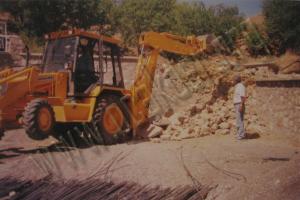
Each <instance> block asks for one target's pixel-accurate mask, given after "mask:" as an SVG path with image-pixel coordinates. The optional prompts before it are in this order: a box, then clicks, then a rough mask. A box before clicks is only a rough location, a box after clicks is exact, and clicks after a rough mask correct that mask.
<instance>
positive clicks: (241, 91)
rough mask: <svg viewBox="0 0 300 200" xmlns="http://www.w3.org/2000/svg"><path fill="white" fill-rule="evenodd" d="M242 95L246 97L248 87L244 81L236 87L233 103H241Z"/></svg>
mask: <svg viewBox="0 0 300 200" xmlns="http://www.w3.org/2000/svg"><path fill="white" fill-rule="evenodd" d="M242 97H246V88H245V86H244V85H243V84H242V83H238V84H236V86H235V89H234V95H233V103H234V104H237V103H241V102H242Z"/></svg>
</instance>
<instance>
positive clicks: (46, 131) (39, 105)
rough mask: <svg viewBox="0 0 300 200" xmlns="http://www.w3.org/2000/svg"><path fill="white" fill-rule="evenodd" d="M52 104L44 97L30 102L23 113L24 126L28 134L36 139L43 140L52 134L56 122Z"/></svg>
mask: <svg viewBox="0 0 300 200" xmlns="http://www.w3.org/2000/svg"><path fill="white" fill-rule="evenodd" d="M54 116H55V115H54V112H53V109H52V107H51V105H50V104H49V103H48V102H47V101H46V100H44V99H35V100H32V101H31V102H29V103H28V104H27V106H26V108H25V111H24V113H23V122H24V128H25V131H26V133H27V135H28V136H29V137H30V138H31V139H34V140H43V139H46V138H48V137H49V136H50V134H51V133H52V131H53V127H54V124H55V117H54Z"/></svg>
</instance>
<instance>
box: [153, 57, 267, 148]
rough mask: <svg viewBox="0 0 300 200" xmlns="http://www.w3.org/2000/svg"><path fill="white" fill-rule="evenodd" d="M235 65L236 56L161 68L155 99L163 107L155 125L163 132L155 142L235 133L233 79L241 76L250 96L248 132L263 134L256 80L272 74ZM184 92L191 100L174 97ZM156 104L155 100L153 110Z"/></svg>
mask: <svg viewBox="0 0 300 200" xmlns="http://www.w3.org/2000/svg"><path fill="white" fill-rule="evenodd" d="M224 60H225V61H224ZM234 62H236V60H235V58H234V57H226V59H224V58H222V56H212V57H210V58H208V59H203V60H201V61H196V62H188V61H187V62H181V63H178V64H176V65H172V64H163V65H160V66H159V68H160V70H157V71H158V73H157V76H156V78H155V84H154V85H155V87H154V88H153V97H154V99H155V100H156V101H158V102H160V104H161V105H160V109H161V114H160V117H158V118H160V119H159V120H158V121H155V122H153V125H152V126H156V127H160V128H161V129H159V130H161V132H159V134H158V133H155V134H154V135H155V136H154V137H155V140H153V138H152V141H153V142H157V141H158V139H159V140H161V141H168V140H172V141H179V140H182V139H189V138H197V137H204V136H208V135H212V134H216V135H227V134H235V133H236V127H235V110H234V106H233V103H232V96H233V89H234V88H233V85H232V80H233V77H234V76H235V75H236V74H240V75H241V76H242V78H243V82H244V83H245V85H246V86H247V96H248V97H249V98H248V99H247V102H246V109H247V110H246V114H245V128H246V132H247V133H251V134H260V133H262V132H264V131H265V127H264V125H263V124H262V123H260V120H259V119H258V116H257V114H256V110H255V92H254V87H255V81H254V80H255V77H256V76H260V77H261V76H267V75H268V74H270V73H272V72H270V70H268V69H263V68H259V69H255V68H252V69H246V68H245V69H243V68H241V67H238V65H235V66H234V67H233V64H232V63H234ZM183 90H187V91H190V93H192V94H191V97H190V99H188V100H181V99H180V98H177V99H176V98H175V97H177V96H178V93H180V92H182V91H183ZM162 94H163V95H162ZM166 96H168V98H165V97H166ZM166 99H168V100H169V102H168V101H166ZM156 105H157V103H156V102H153V101H152V102H151V105H150V111H151V110H154V107H155V106H156ZM150 113H151V112H150ZM157 130H158V129H157ZM151 136H153V134H152V135H151Z"/></svg>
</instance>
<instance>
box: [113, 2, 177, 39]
mask: <svg viewBox="0 0 300 200" xmlns="http://www.w3.org/2000/svg"><path fill="white" fill-rule="evenodd" d="M175 4H176V0H164V1H160V0H124V1H122V2H121V3H120V4H119V5H118V9H116V10H115V12H114V16H115V17H114V19H115V25H116V26H118V27H119V28H118V29H119V31H120V33H121V34H122V36H123V38H124V40H125V43H127V44H135V43H136V42H137V39H138V36H139V35H140V33H142V32H143V31H158V32H163V31H168V30H170V28H171V20H170V19H172V12H173V9H174V6H175Z"/></svg>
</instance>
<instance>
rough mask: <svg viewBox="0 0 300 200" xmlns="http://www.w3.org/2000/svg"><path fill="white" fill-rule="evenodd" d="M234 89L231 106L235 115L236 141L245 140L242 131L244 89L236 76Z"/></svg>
mask: <svg viewBox="0 0 300 200" xmlns="http://www.w3.org/2000/svg"><path fill="white" fill-rule="evenodd" d="M234 83H235V89H234V95H233V104H234V108H235V113H236V126H237V133H238V134H237V139H238V140H241V139H245V137H246V134H245V129H244V113H245V101H246V88H245V86H244V85H243V83H242V79H241V76H239V75H237V76H235V78H234Z"/></svg>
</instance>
